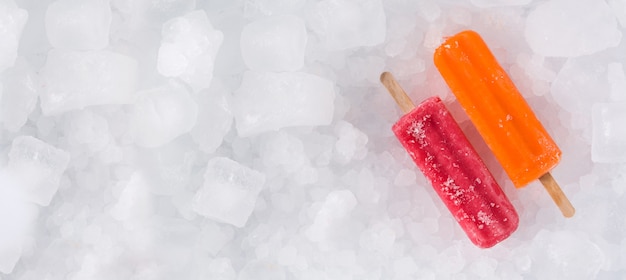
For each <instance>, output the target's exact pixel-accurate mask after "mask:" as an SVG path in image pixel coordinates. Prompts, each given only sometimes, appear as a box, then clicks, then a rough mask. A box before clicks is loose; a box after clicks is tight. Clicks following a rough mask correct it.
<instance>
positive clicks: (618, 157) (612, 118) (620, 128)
mask: <svg viewBox="0 0 626 280" xmlns="http://www.w3.org/2000/svg"><path fill="white" fill-rule="evenodd" d="M625 109H626V102H617V103H597V104H595V105H593V115H592V122H593V138H592V142H591V159H592V160H593V161H594V162H612V163H617V162H626V125H624V124H625V123H626V110H625Z"/></svg>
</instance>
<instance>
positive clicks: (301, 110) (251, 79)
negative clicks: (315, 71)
mask: <svg viewBox="0 0 626 280" xmlns="http://www.w3.org/2000/svg"><path fill="white" fill-rule="evenodd" d="M334 100H335V89H334V85H333V83H332V82H330V81H329V80H327V79H325V78H322V77H319V76H316V75H311V74H307V73H303V72H293V73H291V72H285V73H272V72H254V71H248V72H245V73H244V75H243V80H242V81H241V85H240V86H239V88H238V89H237V90H236V91H235V102H236V103H235V104H236V108H235V121H236V123H237V132H238V133H239V135H240V136H249V135H254V134H258V133H261V132H266V131H272V130H278V129H281V128H284V127H291V126H318V125H329V124H330V123H331V121H332V118H333V110H334Z"/></svg>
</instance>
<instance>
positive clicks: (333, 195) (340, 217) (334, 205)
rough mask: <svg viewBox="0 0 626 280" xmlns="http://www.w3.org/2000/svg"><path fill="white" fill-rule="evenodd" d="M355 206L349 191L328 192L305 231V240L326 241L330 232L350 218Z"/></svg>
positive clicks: (353, 198) (354, 198) (355, 202)
mask: <svg viewBox="0 0 626 280" xmlns="http://www.w3.org/2000/svg"><path fill="white" fill-rule="evenodd" d="M356 205H357V200H356V197H355V196H354V194H353V193H352V192H351V191H349V190H337V191H332V192H330V193H329V194H328V195H327V196H326V199H325V200H324V202H323V203H322V205H321V206H320V208H319V210H318V211H317V214H315V220H314V221H313V224H312V225H311V226H310V227H309V228H308V229H307V231H306V236H307V238H308V239H309V240H311V241H314V242H323V241H325V240H326V239H328V238H329V237H330V236H332V231H333V230H336V229H337V228H338V227H339V225H340V224H341V223H342V221H345V220H346V219H348V218H349V217H350V214H351V213H352V210H354V208H355V207H356Z"/></svg>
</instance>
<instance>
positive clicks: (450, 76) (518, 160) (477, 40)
mask: <svg viewBox="0 0 626 280" xmlns="http://www.w3.org/2000/svg"><path fill="white" fill-rule="evenodd" d="M434 60H435V66H436V67H437V69H439V72H440V73H441V75H442V76H443V78H444V80H445V81H446V83H447V84H448V86H449V87H450V89H451V90H452V92H453V93H454V95H455V96H456V98H457V100H458V101H459V103H460V104H461V106H462V107H463V109H464V110H465V112H466V113H467V115H468V116H469V118H470V120H471V121H472V122H473V123H474V125H475V126H476V129H477V130H478V132H479V133H480V135H481V136H482V137H483V139H484V140H485V142H486V143H487V146H489V148H490V149H491V151H493V153H494V155H495V156H496V158H497V159H498V161H499V162H500V164H501V165H502V168H503V169H504V170H505V172H506V173H507V174H508V175H509V177H510V178H511V181H513V184H514V185H515V187H517V188H521V187H524V186H526V185H527V184H528V183H530V182H532V181H534V180H536V179H539V180H540V181H541V182H542V183H543V184H544V186H545V187H546V189H547V190H548V192H549V193H550V195H551V197H552V199H553V200H554V201H555V203H556V204H557V205H558V206H559V208H560V209H561V212H562V213H563V215H564V216H565V217H571V216H573V215H574V207H572V205H571V203H570V202H569V200H568V199H567V197H566V196H565V194H563V192H562V191H561V189H560V187H559V186H558V184H557V183H556V182H555V181H554V178H553V177H552V175H550V173H549V171H550V170H551V169H552V168H554V167H555V166H556V165H557V163H558V162H559V160H560V159H561V150H560V149H559V147H558V146H557V145H556V143H555V142H554V140H552V138H551V137H550V135H548V133H547V132H546V130H545V128H544V127H543V126H542V125H541V123H540V122H539V120H538V119H537V117H536V116H535V114H534V113H533V111H532V110H531V109H530V107H529V106H528V104H527V103H526V101H525V100H524V98H523V97H522V95H521V94H520V93H519V91H518V90H517V88H516V87H515V85H514V84H513V82H512V81H511V79H510V78H509V77H508V75H507V74H506V72H505V71H504V69H502V67H501V66H500V65H499V64H498V62H497V61H496V59H495V57H494V56H493V54H492V53H491V51H489V48H488V47H487V45H486V44H485V42H484V41H483V40H482V38H481V37H480V36H479V35H478V33H476V32H474V31H469V30H468V31H463V32H461V33H458V34H456V35H454V36H452V37H450V38H448V39H447V40H446V41H445V42H444V43H443V44H442V45H441V46H439V47H438V48H437V50H436V51H435V56H434Z"/></svg>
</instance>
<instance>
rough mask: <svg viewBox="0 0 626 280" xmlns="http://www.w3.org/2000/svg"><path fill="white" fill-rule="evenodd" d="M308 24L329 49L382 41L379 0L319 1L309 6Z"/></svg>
mask: <svg viewBox="0 0 626 280" xmlns="http://www.w3.org/2000/svg"><path fill="white" fill-rule="evenodd" d="M307 22H308V25H309V26H310V28H311V29H312V30H313V31H314V32H315V33H317V34H318V35H319V37H320V38H321V41H322V42H323V43H324V44H325V46H326V48H328V49H329V50H343V49H349V48H354V47H361V46H375V45H378V44H381V43H383V42H384V41H385V35H386V27H387V26H386V17H385V11H384V9H383V4H382V2H381V0H357V1H350V0H323V1H319V2H317V3H315V4H314V5H313V7H312V8H311V10H310V12H309V14H308V18H307Z"/></svg>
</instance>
